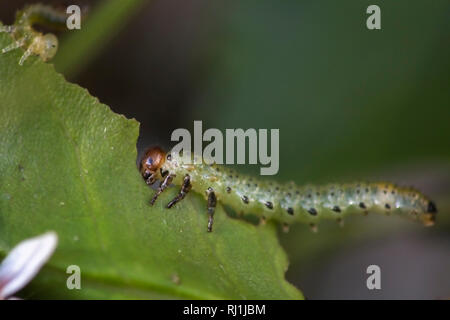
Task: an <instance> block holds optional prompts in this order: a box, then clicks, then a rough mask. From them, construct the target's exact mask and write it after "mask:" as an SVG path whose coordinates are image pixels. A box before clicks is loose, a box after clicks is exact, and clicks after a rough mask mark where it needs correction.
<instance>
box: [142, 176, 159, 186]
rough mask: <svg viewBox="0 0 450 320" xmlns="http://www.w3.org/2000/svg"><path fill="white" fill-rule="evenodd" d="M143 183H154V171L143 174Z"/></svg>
mask: <svg viewBox="0 0 450 320" xmlns="http://www.w3.org/2000/svg"><path fill="white" fill-rule="evenodd" d="M144 179H145V183H146V184H147V185H149V186H151V185H152V184H154V183H155V181H156V173H152V174H148V175H145V176H144Z"/></svg>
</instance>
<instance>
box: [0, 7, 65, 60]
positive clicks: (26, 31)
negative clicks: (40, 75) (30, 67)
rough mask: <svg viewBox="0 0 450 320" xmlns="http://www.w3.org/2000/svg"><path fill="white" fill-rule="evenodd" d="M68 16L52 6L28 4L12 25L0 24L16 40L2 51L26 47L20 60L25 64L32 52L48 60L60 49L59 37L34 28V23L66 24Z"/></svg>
mask: <svg viewBox="0 0 450 320" xmlns="http://www.w3.org/2000/svg"><path fill="white" fill-rule="evenodd" d="M66 19H67V16H66V15H65V14H64V13H63V12H61V11H59V10H57V9H54V8H53V7H51V6H48V5H43V4H33V5H28V6H26V7H25V8H24V9H23V10H20V11H18V12H17V14H16V20H15V22H14V24H13V25H11V26H0V32H6V33H9V34H11V36H12V38H13V39H14V40H15V42H13V43H12V44H11V45H9V46H7V47H6V48H3V49H2V53H6V52H9V51H11V50H15V49H17V48H26V49H25V52H24V54H23V55H22V57H21V58H20V60H19V65H23V63H24V62H25V60H26V59H27V58H28V57H29V56H30V55H32V54H34V55H37V56H39V57H40V58H41V59H42V60H43V61H48V60H50V59H51V58H53V56H54V55H55V54H56V51H57V50H58V38H57V37H56V36H55V35H54V34H52V33H46V34H42V33H41V32H39V31H36V30H35V29H34V28H33V25H34V24H43V25H46V26H50V27H54V28H55V27H61V26H65V23H66Z"/></svg>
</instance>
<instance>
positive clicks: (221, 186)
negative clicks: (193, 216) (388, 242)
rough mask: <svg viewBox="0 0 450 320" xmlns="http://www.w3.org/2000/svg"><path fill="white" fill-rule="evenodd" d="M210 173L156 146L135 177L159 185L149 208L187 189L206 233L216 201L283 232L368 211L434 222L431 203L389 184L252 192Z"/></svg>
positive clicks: (270, 187)
mask: <svg viewBox="0 0 450 320" xmlns="http://www.w3.org/2000/svg"><path fill="white" fill-rule="evenodd" d="M191 166H193V167H191ZM188 168H191V169H188ZM215 168H218V166H214V167H212V166H210V165H206V164H195V165H186V164H185V163H184V162H183V160H182V158H181V157H175V156H173V155H170V154H169V155H167V156H166V154H165V152H164V151H163V150H162V149H161V148H159V147H153V148H150V149H148V150H147V152H146V153H145V154H144V156H143V157H142V159H141V161H140V172H141V174H142V177H143V178H144V180H145V181H146V182H147V184H149V185H151V184H153V183H155V182H156V181H160V182H161V183H160V185H159V187H158V189H157V191H156V193H155V195H154V196H153V198H152V199H151V201H150V204H154V203H155V201H156V199H157V198H158V196H159V195H160V194H161V193H162V192H163V191H164V190H165V189H166V188H167V187H168V186H169V185H170V184H174V185H178V186H181V189H180V192H179V193H178V195H177V196H176V197H175V198H174V199H173V200H172V201H170V202H169V204H168V205H167V208H171V207H173V206H174V205H175V204H176V203H178V202H179V201H181V200H182V199H184V198H185V196H186V195H187V193H188V192H189V191H190V190H193V191H194V192H197V193H200V194H203V195H204V196H205V199H206V200H207V212H208V216H209V217H208V224H207V226H208V228H207V230H208V231H211V230H212V225H213V216H214V209H215V207H216V204H217V202H221V203H222V204H226V205H228V206H230V207H231V208H233V209H234V210H235V211H236V212H248V213H253V214H255V215H258V216H260V217H261V221H265V220H266V219H267V220H269V219H273V220H276V221H279V222H281V223H282V224H283V226H284V228H285V229H286V226H288V225H289V224H291V223H293V222H296V221H298V222H303V223H307V224H309V225H310V226H311V228H312V229H313V231H315V230H317V222H318V221H319V220H321V219H334V220H336V221H338V223H339V224H342V223H343V216H344V215H347V214H351V213H360V214H363V215H366V214H367V213H368V212H369V211H370V212H377V213H384V214H386V215H388V214H390V213H395V214H398V215H400V216H404V217H408V218H411V219H415V220H419V221H421V222H422V223H423V224H424V225H425V226H430V225H433V224H434V221H435V219H436V213H437V209H436V206H435V204H434V203H433V202H432V201H430V200H428V199H427V198H426V197H425V196H424V195H422V194H421V193H420V192H418V191H416V190H414V189H411V188H401V187H397V186H395V185H393V184H390V183H388V184H386V183H385V182H383V183H351V184H341V185H338V184H330V185H324V186H302V187H301V186H297V185H295V184H294V183H290V184H288V185H286V186H284V185H281V184H279V183H276V182H271V181H256V185H257V187H254V184H250V185H249V186H248V185H247V182H248V181H252V182H255V180H256V178H251V177H248V176H243V175H241V176H238V175H236V174H234V172H233V171H232V170H228V169H226V170H225V169H222V168H220V169H219V170H216V169H215ZM211 177H214V179H211Z"/></svg>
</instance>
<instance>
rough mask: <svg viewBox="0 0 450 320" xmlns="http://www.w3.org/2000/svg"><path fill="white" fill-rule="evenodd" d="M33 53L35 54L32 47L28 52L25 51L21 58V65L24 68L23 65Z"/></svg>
mask: <svg viewBox="0 0 450 320" xmlns="http://www.w3.org/2000/svg"><path fill="white" fill-rule="evenodd" d="M32 53H33V49H32V48H31V47H30V48H28V49H27V50H25V52H24V53H23V55H22V56H21V57H20V60H19V65H20V66H22V65H23V63H24V62H25V60H27V59H28V57H29V56H31V54H32Z"/></svg>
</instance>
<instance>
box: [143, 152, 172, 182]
mask: <svg viewBox="0 0 450 320" xmlns="http://www.w3.org/2000/svg"><path fill="white" fill-rule="evenodd" d="M165 159H166V153H165V152H164V151H163V150H162V149H161V148H160V147H151V148H149V149H148V150H147V151H146V152H145V154H144V156H143V157H142V159H141V162H140V168H139V170H140V172H141V175H142V177H143V178H144V179H145V180H146V181H147V183H148V184H151V183H153V182H155V180H156V179H157V175H158V172H159V169H160V168H161V167H162V165H163V164H164V161H165Z"/></svg>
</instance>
